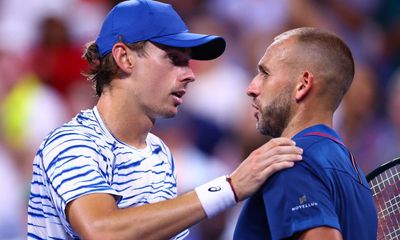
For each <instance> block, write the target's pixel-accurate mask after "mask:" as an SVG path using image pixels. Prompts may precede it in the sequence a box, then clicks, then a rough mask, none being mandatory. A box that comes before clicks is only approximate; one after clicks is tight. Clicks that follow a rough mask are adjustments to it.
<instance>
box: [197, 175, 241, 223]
mask: <svg viewBox="0 0 400 240" xmlns="http://www.w3.org/2000/svg"><path fill="white" fill-rule="evenodd" d="M195 191H196V193H197V197H198V198H199V199H200V202H201V205H202V206H203V209H204V211H205V212H206V214H207V217H208V218H211V217H213V216H215V215H217V214H218V213H220V212H222V211H224V210H225V209H227V208H229V207H231V206H233V205H235V204H236V201H235V196H234V193H233V191H232V188H231V186H230V185H229V183H228V181H226V177H225V176H223V177H219V178H216V179H214V180H212V181H210V182H208V183H206V184H203V185H201V186H198V187H197V188H195Z"/></svg>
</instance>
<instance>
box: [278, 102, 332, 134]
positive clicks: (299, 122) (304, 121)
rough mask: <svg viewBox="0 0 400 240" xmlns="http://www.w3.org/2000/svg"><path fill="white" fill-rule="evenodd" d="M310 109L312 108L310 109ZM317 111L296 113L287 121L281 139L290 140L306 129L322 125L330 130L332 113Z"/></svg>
mask: <svg viewBox="0 0 400 240" xmlns="http://www.w3.org/2000/svg"><path fill="white" fill-rule="evenodd" d="M311 109H312V108H311ZM316 112H317V111H314V109H313V110H307V111H304V110H303V111H297V114H295V115H294V116H293V117H292V118H291V120H290V121H289V123H288V125H287V127H286V128H285V129H284V130H283V132H282V135H281V136H282V137H287V138H292V137H293V136H294V135H296V134H297V133H298V132H300V131H302V130H303V129H306V128H308V127H311V126H314V125H317V124H324V125H327V126H328V127H331V128H332V125H333V123H332V119H333V112H332V111H319V112H318V113H316Z"/></svg>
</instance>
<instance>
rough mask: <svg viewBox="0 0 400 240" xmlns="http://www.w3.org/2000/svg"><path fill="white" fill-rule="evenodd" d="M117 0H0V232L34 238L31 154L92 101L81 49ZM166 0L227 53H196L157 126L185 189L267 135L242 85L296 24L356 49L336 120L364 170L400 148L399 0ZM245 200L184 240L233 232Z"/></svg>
mask: <svg viewBox="0 0 400 240" xmlns="http://www.w3.org/2000/svg"><path fill="white" fill-rule="evenodd" d="M118 2H119V1H116V0H114V1H111V0H51V1H48V0H28V1H25V0H0V194H1V197H0V239H24V238H26V233H25V232H26V209H27V201H28V194H29V185H30V180H31V175H32V169H31V163H32V160H33V158H34V155H35V153H36V150H37V148H38V146H39V144H40V142H41V140H42V139H43V137H44V136H45V135H46V134H47V133H48V132H49V131H51V130H52V129H53V128H55V127H57V126H59V125H60V124H62V123H63V122H66V121H68V120H69V119H71V118H72V117H73V116H75V115H76V114H77V113H78V112H79V111H80V110H82V109H87V108H91V107H93V105H94V104H95V103H96V97H95V94H94V91H93V89H92V86H91V84H90V83H89V82H88V81H87V80H86V79H84V78H83V77H82V76H81V75H80V73H81V71H83V70H85V69H86V67H87V65H86V63H85V61H83V60H82V59H81V54H82V50H83V46H84V44H85V43H86V42H88V41H91V40H94V39H95V37H96V35H97V34H98V32H99V29H100V27H101V23H102V20H103V18H104V17H105V15H106V13H107V12H108V11H109V10H110V9H111V8H112V7H113V6H114V5H115V4H116V3H118ZM164 2H168V3H171V4H172V5H173V6H174V7H175V9H176V10H177V11H178V12H179V13H180V14H181V16H182V17H183V19H184V20H185V22H186V23H187V25H188V26H189V28H190V29H191V31H193V32H201V33H210V34H217V35H221V36H224V37H225V39H226V40H227V44H228V45H227V49H226V52H225V54H224V55H223V56H222V57H220V58H219V59H216V60H213V61H209V62H201V61H193V62H192V63H191V65H192V67H193V69H194V72H195V74H196V78H197V81H196V82H194V83H192V84H191V85H190V87H189V91H188V94H187V95H185V98H184V104H183V107H182V108H181V111H180V112H179V114H178V116H177V117H176V118H174V119H168V120H160V121H158V122H157V127H156V128H155V129H154V130H153V132H154V133H156V134H158V135H159V136H160V137H162V138H163V139H164V141H165V142H166V143H167V144H168V145H169V146H170V148H171V150H172V152H173V154H174V156H175V160H176V162H177V166H178V168H177V169H178V186H179V187H178V190H179V192H181V193H182V192H185V191H188V190H189V189H193V188H194V187H195V186H197V185H199V184H201V183H204V182H206V181H207V180H210V179H212V178H213V177H216V176H220V175H223V174H228V173H230V172H231V171H232V170H233V169H234V167H235V166H237V165H238V164H239V163H240V161H241V160H242V159H244V158H245V157H246V156H248V154H249V153H250V152H251V151H252V150H253V149H255V148H256V147H258V146H260V145H261V144H263V143H264V142H266V141H267V140H268V139H266V138H265V137H263V136H260V134H258V133H257V132H256V130H255V120H254V117H253V113H252V110H251V105H250V98H249V97H247V96H246V94H245V92H246V87H247V84H248V83H249V82H250V80H251V79H252V77H253V76H254V75H255V74H256V72H257V67H256V65H257V62H258V60H259V58H260V57H261V56H262V55H263V54H264V51H265V49H266V46H268V45H269V44H270V43H271V42H272V39H273V37H274V36H275V35H277V34H279V33H281V32H283V31H285V30H288V29H290V28H294V27H300V26H315V27H320V28H324V29H328V30H331V31H333V32H335V33H337V34H338V35H339V36H341V37H342V38H343V39H344V40H345V42H346V43H347V44H348V45H349V46H350V48H351V50H352V52H353V54H354V57H355V61H356V76H355V79H354V82H353V85H352V87H351V89H350V91H349V92H348V94H347V95H346V97H345V99H344V101H343V103H342V105H341V106H340V107H339V109H338V111H337V112H336V114H335V121H336V122H335V129H336V130H337V131H339V133H340V134H341V135H342V136H343V137H344V140H345V142H346V144H347V145H348V146H349V148H350V150H351V151H352V152H353V153H354V155H355V156H356V160H357V162H358V164H359V165H360V166H361V168H362V169H363V171H364V172H365V173H368V172H370V171H371V170H373V169H374V168H375V167H377V166H378V165H380V164H382V163H383V162H386V161H388V160H390V159H392V158H394V157H396V156H399V155H400V154H399V152H400V94H397V93H400V1H399V0H181V1H179V0H171V1H164ZM138 21H140V19H139V20H138ZM160 81H162V79H160ZM155 94H156V93H155ZM310 111H312V109H310ZM239 209H240V205H239V206H237V207H236V208H234V209H232V210H230V211H228V212H226V213H224V214H220V215H219V216H217V217H216V218H214V219H212V220H207V221H205V222H203V223H202V224H199V225H197V226H196V227H193V228H191V234H190V236H189V238H188V239H190V240H203V239H204V240H205V239H207V240H213V239H215V240H221V239H232V230H233V228H234V224H235V220H236V217H237V213H238V211H239Z"/></svg>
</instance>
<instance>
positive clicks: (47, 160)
mask: <svg viewBox="0 0 400 240" xmlns="http://www.w3.org/2000/svg"><path fill="white" fill-rule="evenodd" d="M146 143H147V147H146V148H144V149H136V148H133V147H131V146H128V145H126V144H125V143H123V142H120V141H119V140H118V139H116V138H114V137H113V136H112V134H111V133H110V132H109V131H108V130H107V128H106V127H105V125H104V123H103V122H102V120H101V118H100V115H99V113H98V111H97V108H96V107H94V108H93V109H91V110H86V111H82V112H81V113H79V114H78V115H77V116H76V117H75V118H74V119H73V120H72V121H71V122H69V123H67V124H64V125H63V126H62V127H60V128H57V129H56V130H54V131H53V132H52V133H50V134H49V135H48V136H47V137H46V139H45V140H44V141H43V143H42V145H41V146H40V148H39V150H38V152H37V155H36V157H35V159H34V162H33V178H32V183H31V193H30V197H29V207H28V239H71V238H79V236H78V235H77V233H76V232H75V231H74V230H73V229H72V227H71V225H70V224H69V223H68V222H67V220H66V215H65V207H66V205H67V204H68V203H69V202H70V201H72V200H74V199H76V198H79V197H80V196H83V195H86V194H91V193H107V194H112V195H114V196H116V199H117V204H118V207H119V208H126V207H134V206H140V205H144V204H148V203H155V202H159V201H163V200H166V199H171V198H174V197H176V195H177V190H176V173H175V166H174V161H173V157H172V155H171V152H170V151H169V149H168V147H167V146H166V145H165V144H164V143H163V142H162V141H161V139H159V138H158V137H156V136H155V135H153V134H151V133H149V134H148V136H147V139H146ZM187 234H188V230H185V231H183V232H182V233H180V234H179V235H177V236H176V237H175V238H174V239H183V238H184V237H185V236H186V235H187Z"/></svg>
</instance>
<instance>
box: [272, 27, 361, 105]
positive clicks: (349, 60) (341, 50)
mask: <svg viewBox="0 0 400 240" xmlns="http://www.w3.org/2000/svg"><path fill="white" fill-rule="evenodd" d="M286 37H293V39H295V41H296V42H297V43H299V48H301V49H302V50H304V52H305V53H306V55H308V56H309V58H308V59H309V60H310V62H312V63H315V64H314V66H318V68H317V69H318V71H319V74H320V76H323V78H324V82H325V89H324V90H326V92H325V93H324V94H326V95H330V96H331V100H332V101H331V104H332V105H331V107H332V108H333V109H336V108H337V107H338V106H339V104H340V102H341V100H342V98H343V96H344V94H345V93H346V92H347V90H348V89H349V88H350V85H351V83H352V81H353V78H354V59H353V55H352V53H351V50H350V48H349V47H348V46H347V45H346V43H345V42H344V41H343V40H342V39H341V38H340V37H338V36H337V35H335V34H334V33H332V32H329V31H326V30H322V29H318V28H313V27H302V28H296V29H292V30H289V31H287V32H284V33H282V34H281V35H279V36H277V37H276V38H275V41H279V40H280V39H285V38H286ZM304 57H306V56H304Z"/></svg>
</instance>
